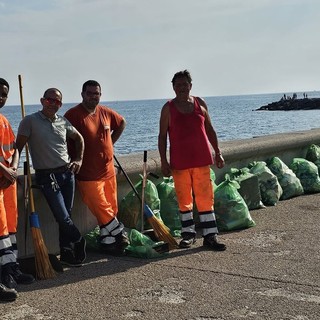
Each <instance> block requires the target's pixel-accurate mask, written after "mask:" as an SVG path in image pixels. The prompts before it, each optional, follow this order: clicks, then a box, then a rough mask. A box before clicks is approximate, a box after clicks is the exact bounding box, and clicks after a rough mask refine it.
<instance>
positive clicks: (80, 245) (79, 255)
mask: <svg viewBox="0 0 320 320" xmlns="http://www.w3.org/2000/svg"><path fill="white" fill-rule="evenodd" d="M74 257H75V259H76V260H78V261H80V262H81V263H83V262H84V260H86V239H85V238H84V237H81V239H80V241H78V242H75V243H74Z"/></svg>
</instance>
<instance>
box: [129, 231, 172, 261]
mask: <svg viewBox="0 0 320 320" xmlns="http://www.w3.org/2000/svg"><path fill="white" fill-rule="evenodd" d="M128 238H129V240H130V244H129V245H128V246H127V247H126V248H125V253H126V255H128V256H131V257H136V258H145V259H152V258H160V257H163V256H164V255H165V254H166V253H159V252H158V251H156V250H155V249H154V248H155V247H159V245H162V244H164V242H163V241H160V242H154V241H153V240H151V239H150V238H149V237H148V236H146V235H144V234H142V233H141V232H139V231H138V230H135V229H130V230H128Z"/></svg>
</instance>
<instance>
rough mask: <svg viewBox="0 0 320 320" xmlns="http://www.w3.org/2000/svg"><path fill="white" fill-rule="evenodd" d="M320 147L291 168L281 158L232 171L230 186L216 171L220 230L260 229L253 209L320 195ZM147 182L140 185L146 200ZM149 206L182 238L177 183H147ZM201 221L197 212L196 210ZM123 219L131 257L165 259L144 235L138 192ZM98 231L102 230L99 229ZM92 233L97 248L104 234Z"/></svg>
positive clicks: (125, 205) (126, 202) (127, 200)
mask: <svg viewBox="0 0 320 320" xmlns="http://www.w3.org/2000/svg"><path fill="white" fill-rule="evenodd" d="M319 169H320V147H319V146H317V145H314V144H312V145H311V146H310V147H309V148H308V149H307V153H306V158H305V159H304V158H294V159H292V161H291V163H290V164H289V165H287V164H285V163H284V162H283V161H282V160H281V159H280V158H279V157H276V156H275V157H272V158H270V159H267V160H266V161H253V162H251V163H249V164H248V165H247V167H244V168H240V169H239V168H231V169H229V170H228V172H227V173H226V174H225V177H224V181H222V182H221V183H220V184H218V185H216V182H215V174H214V171H213V170H212V169H211V171H210V175H211V181H212V188H213V190H214V211H215V215H216V220H217V226H218V229H219V231H232V230H239V229H244V228H250V227H253V226H255V222H254V221H253V219H252V217H251V215H250V210H254V209H260V208H264V207H266V206H275V205H276V204H277V202H278V201H280V200H286V199H290V198H293V197H297V196H299V195H302V194H306V193H317V192H320V178H319ZM140 177H141V180H140V181H139V182H138V183H137V184H136V185H135V188H136V190H137V191H138V193H140V195H141V191H142V176H140ZM145 203H146V204H147V205H148V206H149V207H150V209H151V210H152V211H153V213H154V215H155V216H156V217H157V218H158V219H160V220H161V221H163V223H164V224H165V225H166V226H167V227H168V228H169V230H170V232H171V234H172V236H174V237H180V236H181V222H180V214H179V207H178V203H177V198H176V193H175V187H174V181H173V178H172V177H170V178H166V177H163V178H161V179H157V181H155V182H153V181H151V180H149V179H148V180H147V183H146V187H145ZM194 216H195V220H196V221H197V208H196V205H194ZM118 219H119V220H120V221H121V222H122V223H123V224H124V225H125V227H126V228H127V230H128V235H129V239H130V242H131V244H130V246H128V248H127V249H126V252H127V254H129V255H131V256H136V257H143V258H155V257H159V256H160V255H161V254H163V253H159V250H158V251H157V250H155V248H157V246H158V247H159V246H160V247H161V243H156V242H154V241H153V240H152V239H150V238H149V237H148V236H146V235H144V234H143V233H141V232H139V231H141V230H148V229H149V228H150V225H149V223H148V219H145V217H143V214H142V212H141V201H140V200H139V199H138V197H137V196H136V194H135V192H133V191H131V192H129V193H128V194H127V195H126V196H125V197H124V198H123V199H122V200H121V202H120V204H119V213H118ZM97 228H98V227H97ZM97 228H96V229H95V230H93V231H91V233H89V234H88V235H87V237H86V239H87V245H88V247H89V248H90V247H92V248H97V237H98V233H99V230H98V229H97Z"/></svg>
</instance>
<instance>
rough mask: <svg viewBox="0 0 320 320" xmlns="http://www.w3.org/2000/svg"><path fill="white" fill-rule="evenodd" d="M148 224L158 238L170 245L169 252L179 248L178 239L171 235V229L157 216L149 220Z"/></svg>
mask: <svg viewBox="0 0 320 320" xmlns="http://www.w3.org/2000/svg"><path fill="white" fill-rule="evenodd" d="M148 222H149V223H150V225H151V227H152V229H153V231H154V233H155V235H156V237H157V238H158V239H159V240H161V241H164V242H166V243H168V245H169V250H172V249H176V248H178V243H177V241H176V239H175V238H174V237H173V236H172V235H171V233H170V229H169V228H168V227H167V226H166V225H165V224H164V223H162V222H161V221H160V219H158V218H157V217H156V216H152V217H151V218H148Z"/></svg>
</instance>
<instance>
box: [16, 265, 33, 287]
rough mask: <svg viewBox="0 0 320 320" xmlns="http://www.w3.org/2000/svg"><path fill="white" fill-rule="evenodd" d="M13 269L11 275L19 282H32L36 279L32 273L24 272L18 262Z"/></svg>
mask: <svg viewBox="0 0 320 320" xmlns="http://www.w3.org/2000/svg"><path fill="white" fill-rule="evenodd" d="M11 271H12V273H11V275H12V277H13V279H14V280H15V281H16V282H17V284H31V283H33V282H34V281H35V278H34V276H33V275H32V274H28V273H22V272H21V270H20V268H19V265H18V264H15V265H14V266H12V267H11Z"/></svg>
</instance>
